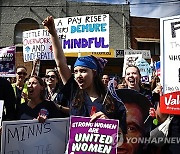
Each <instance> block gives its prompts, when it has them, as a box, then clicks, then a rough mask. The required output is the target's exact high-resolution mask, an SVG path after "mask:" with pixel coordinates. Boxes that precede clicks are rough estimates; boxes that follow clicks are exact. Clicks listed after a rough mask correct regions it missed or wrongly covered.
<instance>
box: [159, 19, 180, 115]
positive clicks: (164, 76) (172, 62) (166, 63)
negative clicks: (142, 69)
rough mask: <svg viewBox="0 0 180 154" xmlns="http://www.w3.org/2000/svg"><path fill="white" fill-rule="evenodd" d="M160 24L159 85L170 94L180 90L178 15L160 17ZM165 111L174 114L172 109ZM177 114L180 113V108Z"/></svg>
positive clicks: (179, 31) (179, 32)
mask: <svg viewBox="0 0 180 154" xmlns="http://www.w3.org/2000/svg"><path fill="white" fill-rule="evenodd" d="M160 26H161V85H162V86H163V93H164V94H168V93H169V94H170V93H173V92H177V91H180V65H179V62H180V16H173V17H167V18H161V19H160ZM173 94H174V93H173ZM167 97H169V98H167ZM170 97H171V94H170V95H167V96H166V98H167V99H168V100H170ZM161 100H163V99H161ZM160 103H161V104H163V103H164V102H162V101H161V102H160ZM160 107H161V105H160ZM179 108H180V106H179ZM161 110H162V109H161ZM162 111H163V110H162ZM166 111H167V112H166V113H168V114H174V110H173V109H172V110H166ZM178 114H180V110H179V112H178Z"/></svg>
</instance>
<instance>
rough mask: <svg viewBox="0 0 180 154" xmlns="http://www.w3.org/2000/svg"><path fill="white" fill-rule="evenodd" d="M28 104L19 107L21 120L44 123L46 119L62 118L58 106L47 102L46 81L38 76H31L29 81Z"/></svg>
mask: <svg viewBox="0 0 180 154" xmlns="http://www.w3.org/2000/svg"><path fill="white" fill-rule="evenodd" d="M27 88H28V102H27V103H23V104H21V105H20V107H19V113H18V119H19V120H33V119H38V120H39V121H40V122H44V121H45V120H46V118H61V117H62V114H61V112H60V111H59V110H58V109H57V107H56V105H55V104H54V103H53V102H51V101H47V100H45V84H44V81H43V80H42V79H41V78H40V77H37V76H31V77H30V78H29V80H28V81H27Z"/></svg>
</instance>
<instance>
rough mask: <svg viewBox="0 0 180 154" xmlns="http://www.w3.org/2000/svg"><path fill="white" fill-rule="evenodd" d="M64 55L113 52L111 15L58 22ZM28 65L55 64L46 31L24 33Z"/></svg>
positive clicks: (90, 16)
mask: <svg viewBox="0 0 180 154" xmlns="http://www.w3.org/2000/svg"><path fill="white" fill-rule="evenodd" d="M54 22H55V27H56V30H57V34H58V36H59V38H60V39H61V43H62V48H63V51H64V52H78V53H80V52H109V15H108V14H100V15H86V16H76V17H67V18H58V19H55V20H54ZM23 55H24V61H25V62H26V61H33V60H35V59H37V58H39V59H40V60H53V59H54V57H53V54H52V45H51V40H50V36H49V33H48V31H47V30H46V29H37V30H31V31H25V32H23Z"/></svg>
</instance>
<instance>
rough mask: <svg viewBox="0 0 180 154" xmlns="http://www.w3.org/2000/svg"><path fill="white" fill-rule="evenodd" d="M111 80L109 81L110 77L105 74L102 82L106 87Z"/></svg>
mask: <svg viewBox="0 0 180 154" xmlns="http://www.w3.org/2000/svg"><path fill="white" fill-rule="evenodd" d="M109 80H110V79H109V75H107V74H104V75H103V76H102V82H103V84H104V85H105V87H107V86H108V82H109Z"/></svg>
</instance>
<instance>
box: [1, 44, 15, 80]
mask: <svg viewBox="0 0 180 154" xmlns="http://www.w3.org/2000/svg"><path fill="white" fill-rule="evenodd" d="M15 52H16V47H15V46H11V47H6V48H2V49H0V76H3V77H15Z"/></svg>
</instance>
